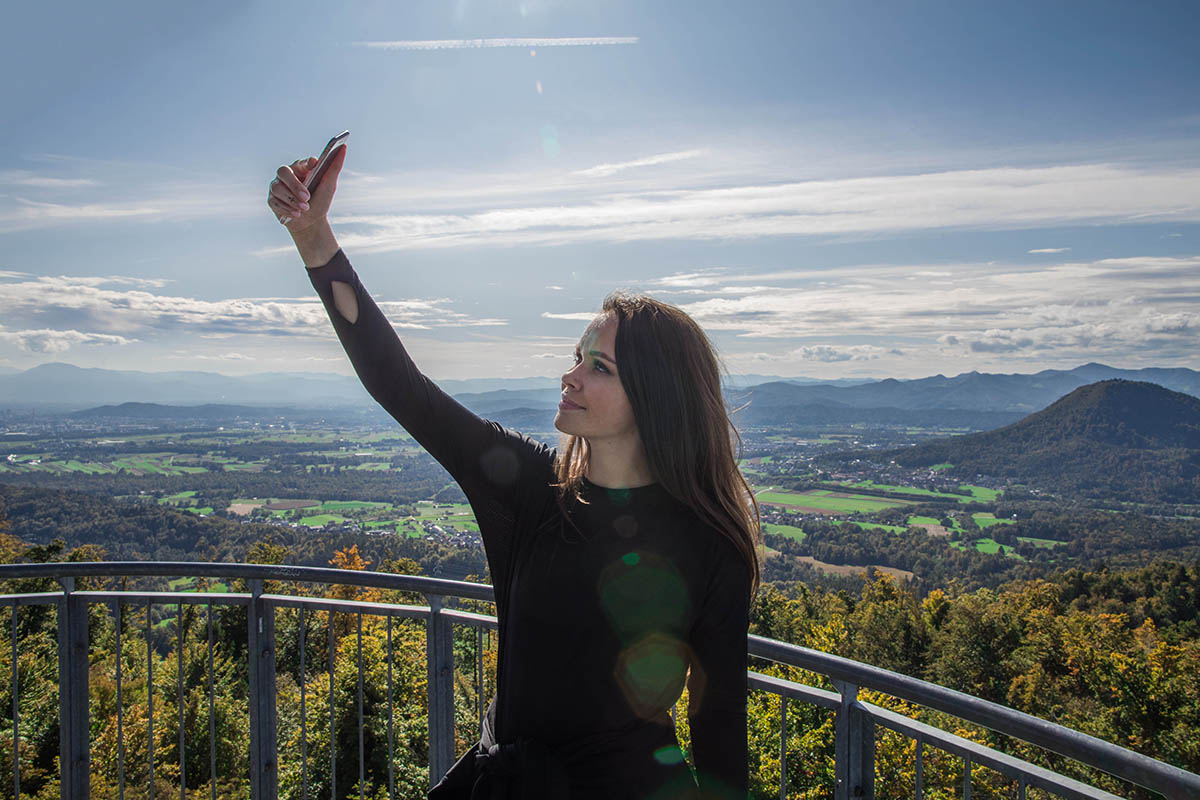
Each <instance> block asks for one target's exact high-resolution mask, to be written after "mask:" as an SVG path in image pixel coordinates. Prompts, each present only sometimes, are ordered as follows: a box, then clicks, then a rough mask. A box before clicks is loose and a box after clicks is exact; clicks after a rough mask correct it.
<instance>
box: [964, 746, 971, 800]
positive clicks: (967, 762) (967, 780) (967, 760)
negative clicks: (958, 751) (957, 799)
mask: <svg viewBox="0 0 1200 800" xmlns="http://www.w3.org/2000/svg"><path fill="white" fill-rule="evenodd" d="M963 800H971V757H970V756H963Z"/></svg>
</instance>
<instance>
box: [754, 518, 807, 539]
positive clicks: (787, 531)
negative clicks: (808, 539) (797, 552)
mask: <svg viewBox="0 0 1200 800" xmlns="http://www.w3.org/2000/svg"><path fill="white" fill-rule="evenodd" d="M763 531H764V532H766V533H770V534H772V535H774V536H786V537H788V538H789V539H795V540H796V541H797V542H803V541H804V537H805V535H806V534H805V533H804V531H802V530H801V529H800V528H797V527H795V526H793V525H777V524H775V523H773V522H764V523H763Z"/></svg>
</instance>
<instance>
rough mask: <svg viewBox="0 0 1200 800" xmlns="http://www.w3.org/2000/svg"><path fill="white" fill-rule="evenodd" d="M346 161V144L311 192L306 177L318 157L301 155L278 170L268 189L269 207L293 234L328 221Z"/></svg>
mask: <svg viewBox="0 0 1200 800" xmlns="http://www.w3.org/2000/svg"><path fill="white" fill-rule="evenodd" d="M345 160H346V147H345V145H343V146H342V147H339V148H338V152H336V153H335V154H334V155H333V157H332V158H331V159H330V160H329V168H328V169H327V170H325V175H324V176H323V177H322V178H321V182H320V183H319V184H318V185H317V188H316V190H315V191H314V192H313V193H312V194H311V195H310V194H309V191H308V189H306V188H305V186H304V179H305V178H307V177H308V173H309V172H310V171H311V170H312V169H313V168H314V167H316V165H317V159H316V158H313V157H312V156H309V157H308V158H301V159H298V160H296V161H293V162H292V163H291V164H285V165H283V166H282V167H280V168H279V169H278V170H276V171H275V178H274V179H273V180H272V181H271V183H270V185H269V186H268V188H267V207H268V208H270V209H271V211H272V212H274V214H275V218H276V219H278V220H279V222H280V223H281V224H283V225H287V226H288V230H290V231H291V232H292V235H295V234H297V233H299V232H300V231H303V230H306V229H308V228H310V227H312V226H313V225H315V224H317V223H318V222H323V221H325V218H326V216H327V215H328V214H329V206H330V205H331V204H332V203H333V194H334V192H336V191H337V179H338V174H339V173H341V171H342V164H343V163H344V162H345Z"/></svg>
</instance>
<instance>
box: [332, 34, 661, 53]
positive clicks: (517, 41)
mask: <svg viewBox="0 0 1200 800" xmlns="http://www.w3.org/2000/svg"><path fill="white" fill-rule="evenodd" d="M637 43H638V37H636V36H576V37H559V38H534V39H530V38H524V39H522V38H507V39H503V38H502V39H406V40H400V41H391V42H354V46H355V47H365V48H369V49H372V50H478V49H486V48H493V47H520V48H526V49H528V48H538V47H594V46H598V45H620V44H637Z"/></svg>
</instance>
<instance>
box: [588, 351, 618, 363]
mask: <svg viewBox="0 0 1200 800" xmlns="http://www.w3.org/2000/svg"><path fill="white" fill-rule="evenodd" d="M588 355H589V356H599V357H600V358H603V359H604V360H605V361H607V362H608V363H610V364H612V365H613V366H616V364H617V360H616V359H615V358H613V357H612V356H610V355H609V354H608V353H605V352H604V351H603V350H588Z"/></svg>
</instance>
